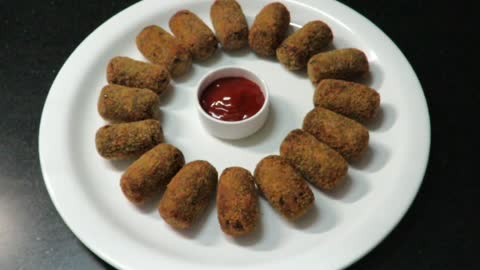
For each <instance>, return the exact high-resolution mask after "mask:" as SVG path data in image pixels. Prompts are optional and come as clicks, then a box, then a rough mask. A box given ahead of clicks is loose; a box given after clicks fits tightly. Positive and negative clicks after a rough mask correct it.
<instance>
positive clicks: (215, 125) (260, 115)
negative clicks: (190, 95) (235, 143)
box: [197, 67, 270, 140]
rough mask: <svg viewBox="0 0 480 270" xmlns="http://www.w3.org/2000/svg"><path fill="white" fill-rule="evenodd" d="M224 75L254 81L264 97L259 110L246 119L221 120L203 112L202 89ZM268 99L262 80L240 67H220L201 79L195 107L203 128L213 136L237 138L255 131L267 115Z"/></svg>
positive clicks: (265, 86) (224, 76) (266, 89)
mask: <svg viewBox="0 0 480 270" xmlns="http://www.w3.org/2000/svg"><path fill="white" fill-rule="evenodd" d="M226 77H243V78H245V79H248V80H250V81H252V82H254V83H256V84H257V85H258V86H259V87H260V90H261V91H262V93H263V96H264V97H265V101H264V103H263V106H262V107H261V108H260V110H259V111H258V112H257V113H256V114H254V115H252V116H251V117H249V118H247V119H243V120H240V121H223V120H219V119H216V118H214V117H212V116H211V115H209V114H208V113H207V112H205V111H204V110H203V108H202V105H201V101H200V99H201V97H202V93H203V91H204V90H205V89H206V88H207V86H209V85H210V84H211V83H212V82H214V81H215V80H218V79H221V78H226ZM269 103H270V99H269V96H268V88H267V85H266V84H265V82H264V81H263V80H261V79H260V78H259V77H257V76H256V75H255V74H253V73H252V72H251V71H248V70H246V69H244V68H240V67H221V68H218V69H215V70H213V71H211V72H209V73H207V74H206V75H205V76H204V77H203V78H202V79H201V80H200V84H199V85H198V89H197V109H198V112H199V116H200V121H201V122H202V124H203V126H204V127H205V129H206V130H207V131H208V132H209V133H210V134H212V135H213V136H215V137H218V138H221V139H229V140H237V139H241V138H245V137H248V136H250V135H252V134H253V133H255V132H257V131H258V130H259V129H260V128H261V127H262V126H263V124H265V121H266V120H267V117H268V112H269Z"/></svg>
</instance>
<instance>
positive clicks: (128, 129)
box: [95, 119, 163, 160]
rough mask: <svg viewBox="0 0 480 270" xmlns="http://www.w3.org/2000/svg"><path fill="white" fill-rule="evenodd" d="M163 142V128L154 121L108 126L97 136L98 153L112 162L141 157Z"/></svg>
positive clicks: (98, 132) (102, 128)
mask: <svg viewBox="0 0 480 270" xmlns="http://www.w3.org/2000/svg"><path fill="white" fill-rule="evenodd" d="M161 142H163V131H162V126H161V125H160V122H158V121H157V120H153V119H149V120H143V121H137V122H130V123H120V124H111V125H106V126H104V127H101V128H100V129H99V130H98V131H97V134H96V136H95V144H96V146H97V151H98V153H99V154H100V155H101V156H102V157H104V158H106V159H111V160H126V159H132V158H136V157H139V156H140V155H142V154H144V153H145V152H147V151H148V150H150V149H152V148H153V147H155V146H156V145H157V144H159V143H161Z"/></svg>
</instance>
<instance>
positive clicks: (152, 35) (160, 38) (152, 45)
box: [136, 25, 192, 77]
mask: <svg viewBox="0 0 480 270" xmlns="http://www.w3.org/2000/svg"><path fill="white" fill-rule="evenodd" d="M136 43H137V48H138V50H139V51H140V52H141V53H142V54H143V56H145V58H147V59H148V60H149V61H150V62H152V63H155V64H158V65H160V66H163V67H165V68H166V69H167V70H168V71H169V72H170V75H171V76H172V77H178V76H180V75H182V74H185V73H186V72H187V71H188V70H190V68H191V66H192V56H191V55H190V52H189V51H188V49H187V48H186V47H185V46H184V45H182V43H181V42H180V41H179V40H178V39H176V38H175V37H174V36H172V35H171V34H170V33H168V32H167V31H165V30H163V29H162V28H161V27H158V26H156V25H150V26H147V27H145V28H144V29H143V30H142V32H140V34H138V36H137V38H136Z"/></svg>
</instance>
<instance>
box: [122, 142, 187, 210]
mask: <svg viewBox="0 0 480 270" xmlns="http://www.w3.org/2000/svg"><path fill="white" fill-rule="evenodd" d="M184 164H185V159H184V157H183V154H182V152H180V150H178V149H177V148H176V147H175V146H173V145H170V144H166V143H162V144H159V145H157V146H156V147H154V148H153V149H151V150H150V151H148V152H147V153H145V154H143V155H142V156H141V157H140V158H139V159H138V160H136V161H135V162H134V163H132V165H130V167H128V169H127V170H126V171H125V173H124V174H123V175H122V178H121V180H120V186H121V188H122V191H123V194H124V195H125V197H127V199H128V200H129V201H131V202H132V203H135V204H143V203H145V202H146V201H148V200H149V199H151V198H152V197H153V196H154V195H155V194H158V193H159V192H161V191H162V190H163V189H165V187H166V186H167V184H168V183H169V182H170V180H171V179H172V177H173V176H174V175H175V174H176V173H177V172H178V171H179V170H180V169H181V168H182V167H183V165H184Z"/></svg>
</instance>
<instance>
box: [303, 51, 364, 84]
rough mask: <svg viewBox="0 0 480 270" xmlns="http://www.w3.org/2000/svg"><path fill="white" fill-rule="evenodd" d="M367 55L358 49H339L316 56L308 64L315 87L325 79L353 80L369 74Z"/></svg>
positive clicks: (309, 75)
mask: <svg viewBox="0 0 480 270" xmlns="http://www.w3.org/2000/svg"><path fill="white" fill-rule="evenodd" d="M368 69H369V67H368V60H367V56H366V55H365V53H363V52H362V51H360V50H358V49H339V50H334V51H329V52H323V53H319V54H316V55H314V56H312V58H310V60H309V61H308V64H307V71H308V77H310V80H311V81H312V83H313V84H314V85H317V84H318V83H319V82H320V81H321V80H323V79H340V80H352V79H354V78H356V77H359V76H361V75H363V74H365V73H367V72H368Z"/></svg>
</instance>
